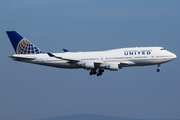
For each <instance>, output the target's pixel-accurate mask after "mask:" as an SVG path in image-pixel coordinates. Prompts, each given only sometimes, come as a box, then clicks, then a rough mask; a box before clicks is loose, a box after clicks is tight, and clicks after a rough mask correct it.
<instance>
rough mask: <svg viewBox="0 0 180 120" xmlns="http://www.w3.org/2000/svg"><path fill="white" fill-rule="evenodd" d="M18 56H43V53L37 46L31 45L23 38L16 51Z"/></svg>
mask: <svg viewBox="0 0 180 120" xmlns="http://www.w3.org/2000/svg"><path fill="white" fill-rule="evenodd" d="M16 53H17V54H41V53H44V52H42V51H41V50H40V49H39V48H37V47H36V46H35V45H33V44H32V43H30V42H29V41H28V40H27V39H25V38H23V39H22V40H21V41H20V42H19V44H18V46H17V49H16Z"/></svg>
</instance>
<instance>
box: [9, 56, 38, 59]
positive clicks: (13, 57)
mask: <svg viewBox="0 0 180 120" xmlns="http://www.w3.org/2000/svg"><path fill="white" fill-rule="evenodd" d="M8 57H10V58H12V59H14V60H35V59H36V58H30V57H18V56H8Z"/></svg>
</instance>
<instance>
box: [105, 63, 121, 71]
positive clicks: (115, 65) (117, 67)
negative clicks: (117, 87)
mask: <svg viewBox="0 0 180 120" xmlns="http://www.w3.org/2000/svg"><path fill="white" fill-rule="evenodd" d="M106 69H109V70H111V71H118V69H119V65H118V64H110V65H107V66H106Z"/></svg>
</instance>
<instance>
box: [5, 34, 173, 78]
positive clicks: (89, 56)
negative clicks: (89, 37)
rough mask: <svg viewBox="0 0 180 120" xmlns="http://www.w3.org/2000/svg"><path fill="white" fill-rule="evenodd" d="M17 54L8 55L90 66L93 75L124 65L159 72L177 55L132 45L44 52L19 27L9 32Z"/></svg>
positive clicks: (35, 61)
mask: <svg viewBox="0 0 180 120" xmlns="http://www.w3.org/2000/svg"><path fill="white" fill-rule="evenodd" d="M6 33H7V35H8V37H9V39H10V41H11V43H12V46H13V47H14V50H15V52H16V54H14V55H13V56H8V57H10V58H12V59H13V60H15V61H21V62H27V63H33V64H39V65H45V66H51V67H58V68H69V69H72V68H76V69H77V68H83V69H86V70H90V73H89V74H90V75H97V76H100V75H102V73H103V72H104V70H111V71H117V70H118V69H121V68H123V67H130V66H147V65H157V72H159V71H160V69H159V66H160V65H161V64H162V63H166V62H169V61H171V60H173V59H175V58H176V55H175V54H173V53H172V52H169V51H167V50H165V49H164V48H163V47H131V48H120V49H112V50H106V51H94V52H70V51H69V50H67V49H63V50H64V53H48V52H43V51H42V50H40V49H39V48H37V47H36V46H35V45H34V44H32V43H31V42H29V41H28V40H27V39H26V38H24V37H23V36H21V35H20V34H18V33H17V32H16V31H7V32H6Z"/></svg>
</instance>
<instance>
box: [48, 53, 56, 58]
mask: <svg viewBox="0 0 180 120" xmlns="http://www.w3.org/2000/svg"><path fill="white" fill-rule="evenodd" d="M47 54H48V55H49V57H56V56H55V55H53V54H51V53H47Z"/></svg>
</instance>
